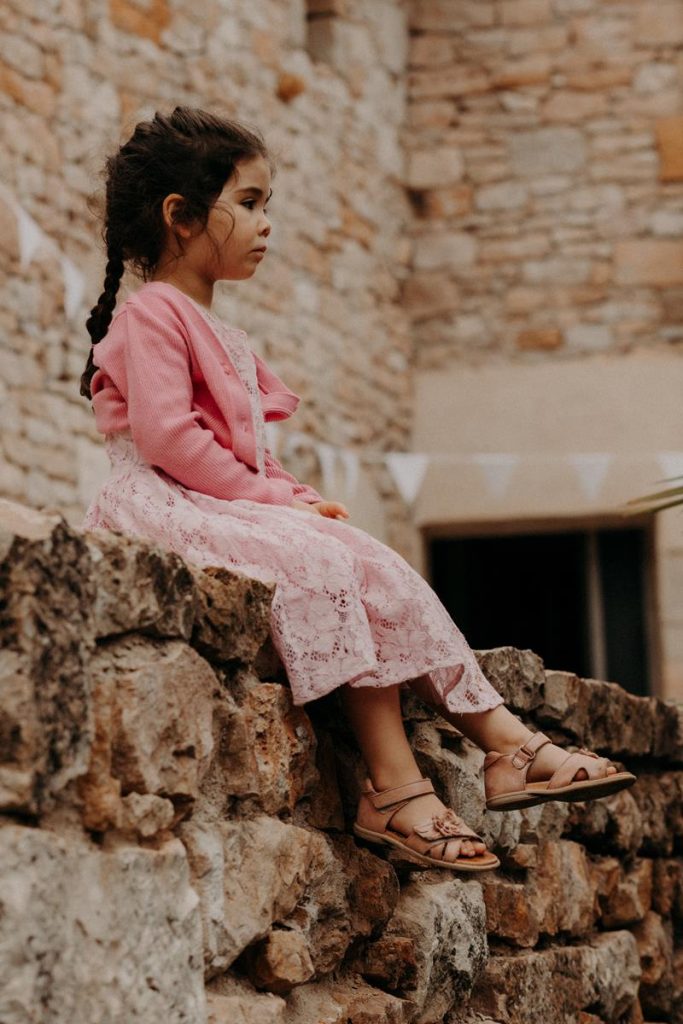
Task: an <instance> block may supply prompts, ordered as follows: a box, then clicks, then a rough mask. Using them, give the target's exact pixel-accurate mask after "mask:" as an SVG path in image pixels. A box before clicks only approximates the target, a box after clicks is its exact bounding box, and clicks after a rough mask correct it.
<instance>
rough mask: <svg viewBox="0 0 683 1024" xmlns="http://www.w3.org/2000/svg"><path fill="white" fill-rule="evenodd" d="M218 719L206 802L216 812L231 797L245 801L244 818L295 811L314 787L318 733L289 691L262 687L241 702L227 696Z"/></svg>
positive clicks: (275, 685) (218, 705)
mask: <svg viewBox="0 0 683 1024" xmlns="http://www.w3.org/2000/svg"><path fill="white" fill-rule="evenodd" d="M215 714H216V721H217V743H216V751H215V756H214V758H213V761H212V765H211V768H210V771H209V774H208V776H207V779H206V783H205V785H204V787H203V801H204V803H211V804H213V805H214V810H215V811H216V812H217V813H220V811H221V810H222V809H223V808H225V806H226V801H227V799H228V798H229V797H237V798H238V799H239V800H240V801H244V806H243V809H242V812H241V813H243V814H246V813H247V812H248V811H249V810H251V811H256V812H257V813H258V812H259V811H262V812H265V813H267V814H280V813H281V812H283V811H292V810H293V809H294V807H295V806H296V804H297V803H298V802H299V801H300V800H301V799H302V797H304V796H305V795H306V794H308V793H310V792H311V790H312V789H313V788H315V787H316V785H317V783H318V779H319V776H318V772H317V769H316V765H315V753H316V738H315V734H314V732H313V727H312V725H311V722H310V720H309V718H308V716H307V714H306V712H305V711H304V710H303V708H300V707H295V706H294V704H293V703H292V694H291V690H290V689H289V688H288V687H286V686H280V685H279V684H278V683H260V684H257V685H256V686H254V687H253V688H252V689H249V690H248V691H247V692H246V694H244V695H243V697H242V698H241V699H240V700H239V702H238V701H235V700H234V699H233V698H232V696H231V695H230V693H225V694H224V695H223V698H222V699H221V700H220V701H218V702H216V705H215Z"/></svg>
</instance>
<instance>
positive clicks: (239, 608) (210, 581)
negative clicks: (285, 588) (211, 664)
mask: <svg viewBox="0 0 683 1024" xmlns="http://www.w3.org/2000/svg"><path fill="white" fill-rule="evenodd" d="M192 574H193V576H194V580H195V584H196V588H197V594H198V606H197V613H196V623H195V628H194V632H193V634H192V643H193V644H194V646H195V647H196V648H197V650H198V651H200V653H201V654H203V655H204V656H205V657H207V658H210V659H211V660H214V661H218V662H232V661H238V662H241V663H243V664H245V665H251V664H252V663H253V662H254V660H255V658H256V655H257V654H258V652H259V649H260V648H261V647H262V646H263V644H264V643H265V641H266V639H267V637H268V635H269V630H270V606H271V602H272V600H273V594H274V593H275V587H274V585H270V584H267V583H261V581H260V580H253V579H251V578H250V577H248V576H243V575H242V574H241V573H237V572H230V571H229V570H228V569H224V568H222V567H220V566H215V567H214V566H210V567H208V568H206V569H203V570H201V569H196V568H194V567H193V568H192Z"/></svg>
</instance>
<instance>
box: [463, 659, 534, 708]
mask: <svg viewBox="0 0 683 1024" xmlns="http://www.w3.org/2000/svg"><path fill="white" fill-rule="evenodd" d="M474 653H475V655H476V657H477V661H478V662H479V667H480V668H481V670H482V672H483V673H484V675H485V676H486V678H487V679H488V680H489V681H490V683H491V684H492V685H493V686H494V687H495V688H496V690H498V692H499V693H500V694H501V695H502V696H503V697H504V699H505V703H506V705H507V706H508V707H509V708H510V710H511V711H533V710H534V709H535V708H537V707H539V706H540V705H541V704H542V703H543V689H544V686H545V672H544V670H543V662H542V661H541V659H540V658H539V657H538V655H537V654H534V653H533V651H519V650H517V649H516V648H515V647H496V648H493V649H492V650H490V651H475V652H474Z"/></svg>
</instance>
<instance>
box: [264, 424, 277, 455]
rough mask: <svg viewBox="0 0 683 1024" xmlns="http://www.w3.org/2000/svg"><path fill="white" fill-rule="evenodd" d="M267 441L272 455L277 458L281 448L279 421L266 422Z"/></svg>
mask: <svg viewBox="0 0 683 1024" xmlns="http://www.w3.org/2000/svg"><path fill="white" fill-rule="evenodd" d="M266 441H267V443H268V447H269V449H270V452H271V455H272V456H273V458H275V459H276V458H277V453H278V450H279V448H280V431H279V429H278V426H277V423H272V422H271V423H266Z"/></svg>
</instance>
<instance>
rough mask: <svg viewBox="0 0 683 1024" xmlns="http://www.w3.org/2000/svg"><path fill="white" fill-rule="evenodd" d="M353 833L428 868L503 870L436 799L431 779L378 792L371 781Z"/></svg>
mask: <svg viewBox="0 0 683 1024" xmlns="http://www.w3.org/2000/svg"><path fill="white" fill-rule="evenodd" d="M353 830H354V832H355V834H356V835H357V836H360V837H361V838H363V839H366V840H369V841H370V842H376V843H382V844H386V845H389V846H393V847H396V848H398V849H400V850H402V851H403V852H404V853H405V854H406V855H407V857H408V859H410V860H413V861H416V862H417V863H419V864H422V865H424V866H427V867H442V868H448V869H450V870H457V871H484V870H488V869H490V868H495V867H498V866H499V864H500V861H499V860H498V858H497V857H496V856H495V854H492V853H489V852H488V851H487V850H486V846H485V845H484V843H483V842H482V841H481V837H480V836H478V835H477V834H476V833H475V832H473V831H472V829H471V828H469V827H468V826H467V825H466V824H465V822H464V821H463V820H462V818H460V817H458V815H456V814H455V813H454V812H453V811H452V810H449V809H448V808H446V807H445V806H444V805H443V804H442V802H441V801H440V800H439V799H438V798H437V797H436V795H435V793H434V788H433V786H432V784H431V782H430V781H429V779H417V780H415V781H413V782H408V783H406V784H404V785H401V786H395V787H392V788H391V789H383V790H379V791H378V790H376V789H375V788H374V786H373V785H372V783H371V782H370V780H369V779H368V780H367V781H366V784H365V789H364V791H363V793H362V794H361V798H360V802H359V805H358V816H357V819H356V823H355V825H354V828H353Z"/></svg>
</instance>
